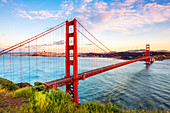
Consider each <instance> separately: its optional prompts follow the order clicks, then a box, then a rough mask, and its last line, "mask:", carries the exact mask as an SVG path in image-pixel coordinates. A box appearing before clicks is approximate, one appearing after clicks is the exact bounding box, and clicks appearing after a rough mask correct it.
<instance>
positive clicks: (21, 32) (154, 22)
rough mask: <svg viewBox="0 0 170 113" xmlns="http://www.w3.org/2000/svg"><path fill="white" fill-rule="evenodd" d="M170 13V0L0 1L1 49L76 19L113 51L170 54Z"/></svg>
mask: <svg viewBox="0 0 170 113" xmlns="http://www.w3.org/2000/svg"><path fill="white" fill-rule="evenodd" d="M169 12H170V3H169V2H168V0H162V1H157V0H123V1H122V0H112V1H109V0H102V1H98V0H82V1H71V0H68V1H55V0H50V2H49V1H46V0H44V1H40V0H37V1H33V0H30V1H15V0H1V1H0V15H1V18H0V25H1V28H0V49H1V50H2V49H5V48H6V47H9V46H12V45H14V44H16V43H18V42H21V41H23V40H25V39H28V38H30V37H32V36H34V35H37V34H38V33H40V32H42V31H44V30H46V29H48V28H50V27H53V26H55V25H57V24H59V23H61V22H63V21H65V20H72V19H73V18H76V19H77V20H78V21H80V22H81V23H82V24H83V25H84V26H85V27H86V28H88V29H89V31H90V32H91V33H92V34H93V35H94V36H96V38H97V39H99V40H100V41H102V42H103V44H104V45H106V46H107V47H108V48H110V49H111V50H112V51H124V50H133V49H143V48H145V45H146V44H147V43H149V44H151V50H168V51H170V46H169V42H170V27H169V26H170V22H169V20H170V13H169ZM63 38H65V37H63Z"/></svg>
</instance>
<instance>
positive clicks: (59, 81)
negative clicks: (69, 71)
mask: <svg viewBox="0 0 170 113" xmlns="http://www.w3.org/2000/svg"><path fill="white" fill-rule="evenodd" d="M149 58H153V57H143V58H139V59H135V60H128V61H125V62H121V63H117V64H112V65H108V66H104V67H101V68H97V69H93V70H90V71H86V72H83V73H80V74H78V79H79V80H84V79H85V78H89V77H91V76H94V75H97V74H100V73H103V72H105V71H109V70H111V69H115V68H118V67H121V66H124V65H127V64H130V63H133V62H137V61H141V60H146V59H149ZM73 80H74V79H73V76H70V77H69V78H61V79H57V80H53V81H49V82H46V84H47V85H49V86H52V85H56V86H57V87H61V86H64V85H66V84H69V83H71V82H73Z"/></svg>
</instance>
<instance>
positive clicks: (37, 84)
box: [34, 82, 47, 86]
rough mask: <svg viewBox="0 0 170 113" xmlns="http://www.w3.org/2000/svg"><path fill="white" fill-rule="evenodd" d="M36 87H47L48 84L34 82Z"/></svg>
mask: <svg viewBox="0 0 170 113" xmlns="http://www.w3.org/2000/svg"><path fill="white" fill-rule="evenodd" d="M34 85H35V86H40V85H45V86H47V84H46V83H42V82H34Z"/></svg>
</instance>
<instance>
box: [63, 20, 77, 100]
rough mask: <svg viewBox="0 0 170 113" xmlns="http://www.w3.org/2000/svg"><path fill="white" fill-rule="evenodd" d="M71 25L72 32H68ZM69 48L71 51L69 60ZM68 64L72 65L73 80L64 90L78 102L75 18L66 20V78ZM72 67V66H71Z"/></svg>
mask: <svg viewBox="0 0 170 113" xmlns="http://www.w3.org/2000/svg"><path fill="white" fill-rule="evenodd" d="M71 26H72V27H73V32H72V33H70V32H69V31H70V29H69V28H70V27H71ZM71 38H72V39H73V44H72V45H71V44H70V39H71ZM70 50H72V51H73V58H72V60H71V56H70ZM70 66H73V82H72V83H71V84H70V83H68V84H67V85H66V92H67V93H69V94H70V95H71V96H72V98H73V101H74V102H76V103H80V102H79V98H78V59H77V20H76V19H74V20H73V21H70V22H69V21H66V70H65V71H66V76H65V77H66V78H68V77H70ZM71 69H72V68H71Z"/></svg>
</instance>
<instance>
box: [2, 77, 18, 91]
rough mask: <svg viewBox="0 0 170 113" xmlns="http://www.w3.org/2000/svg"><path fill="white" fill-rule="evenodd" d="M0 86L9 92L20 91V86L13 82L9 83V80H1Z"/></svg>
mask: <svg viewBox="0 0 170 113" xmlns="http://www.w3.org/2000/svg"><path fill="white" fill-rule="evenodd" d="M0 84H1V86H2V89H4V88H5V89H7V90H10V91H12V90H16V89H18V86H17V85H15V84H14V83H13V82H12V81H9V80H7V79H3V78H0Z"/></svg>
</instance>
